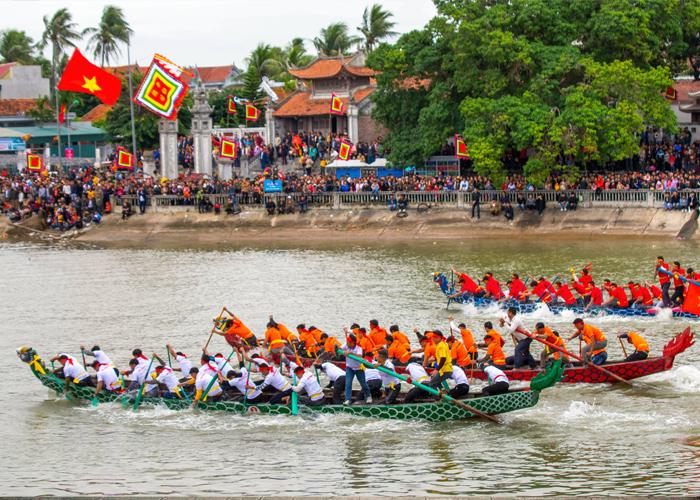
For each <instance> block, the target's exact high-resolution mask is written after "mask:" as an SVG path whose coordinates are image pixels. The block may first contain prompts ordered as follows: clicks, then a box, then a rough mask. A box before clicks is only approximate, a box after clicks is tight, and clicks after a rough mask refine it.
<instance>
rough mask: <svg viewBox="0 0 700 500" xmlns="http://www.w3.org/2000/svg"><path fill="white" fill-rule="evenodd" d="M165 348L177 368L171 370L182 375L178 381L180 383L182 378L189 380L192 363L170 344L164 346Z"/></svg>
mask: <svg viewBox="0 0 700 500" xmlns="http://www.w3.org/2000/svg"><path fill="white" fill-rule="evenodd" d="M165 347H166V348H167V349H168V352H170V355H171V356H172V357H173V358H175V361H177V365H178V368H173V370H176V371H180V372H181V373H182V377H180V380H181V381H182V379H183V378H186V379H189V376H190V372H191V371H192V361H190V358H188V357H187V355H186V354H185V353H184V352H181V351H176V350H175V349H173V346H171V345H170V344H165ZM164 364H165V363H164Z"/></svg>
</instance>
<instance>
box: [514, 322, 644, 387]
mask: <svg viewBox="0 0 700 500" xmlns="http://www.w3.org/2000/svg"><path fill="white" fill-rule="evenodd" d="M522 333H523V335H526V336H528V337H530V338H531V339H533V340H536V341H537V342H540V343H542V344H544V345H546V346H549V347H551V348H552V349H556V350H557V351H559V352H561V353H562V354H566V355H567V356H569V357H571V358H573V359H575V360H577V361H580V362H581V363H584V364H586V365H588V366H590V367H591V368H595V369H596V370H598V371H600V372H602V373H605V374H606V375H607V376H608V377H612V378H614V379H615V380H617V381H619V382H623V383H625V384H627V385H629V386H630V387H634V384H633V383H632V382H630V381H629V380H626V379H624V378H622V377H620V376H619V375H616V374H615V373H613V372H611V371H610V370H606V369H605V368H603V367H602V366H598V365H595V364H593V363H591V362H590V361H586V360H584V358H582V357H580V356H576V354H573V353H571V352H569V351H567V350H566V349H562V348H561V347H559V346H558V345H555V344H552V343H551V342H547V341H546V340H544V339H541V338H539V337H537V336H536V335H532V334H530V333H524V332H522Z"/></svg>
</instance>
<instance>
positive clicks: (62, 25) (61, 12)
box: [37, 7, 80, 96]
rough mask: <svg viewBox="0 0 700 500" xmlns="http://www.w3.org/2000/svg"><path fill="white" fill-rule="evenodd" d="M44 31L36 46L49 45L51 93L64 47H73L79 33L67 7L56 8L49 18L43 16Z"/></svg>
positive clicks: (41, 47) (78, 38) (43, 46)
mask: <svg viewBox="0 0 700 500" xmlns="http://www.w3.org/2000/svg"><path fill="white" fill-rule="evenodd" d="M43 21H44V33H43V34H42V36H41V40H40V41H39V43H38V45H37V47H38V48H39V49H41V50H43V49H44V48H46V47H47V46H49V45H51V75H50V79H51V95H52V96H53V94H54V92H55V88H56V84H57V81H56V75H57V72H58V71H57V70H58V66H59V63H60V59H61V56H62V55H64V52H65V50H66V48H68V47H74V46H75V42H77V41H78V40H80V33H78V31H77V24H76V23H74V22H73V16H72V15H71V13H70V12H69V11H68V9H66V8H65V7H64V8H61V9H58V10H57V11H56V12H55V13H54V15H53V16H51V17H50V18H49V17H48V16H44V18H43Z"/></svg>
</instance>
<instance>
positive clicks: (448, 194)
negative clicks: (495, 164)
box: [112, 189, 700, 211]
mask: <svg viewBox="0 0 700 500" xmlns="http://www.w3.org/2000/svg"><path fill="white" fill-rule="evenodd" d="M562 193H564V194H566V195H567V197H568V196H570V195H571V194H572V193H574V194H575V195H576V200H577V208H579V209H581V208H664V205H665V203H666V202H667V201H668V199H667V198H668V197H669V195H670V193H668V194H667V193H666V192H663V191H650V190H638V191H613V190H610V191H594V190H576V191H563V192H556V191H480V192H479V195H480V202H481V204H482V206H484V207H486V206H487V205H489V204H490V203H491V201H492V200H494V199H497V200H499V201H501V202H503V201H505V200H506V199H507V200H508V201H509V202H510V203H511V204H513V206H518V205H521V206H525V207H533V206H534V203H535V201H536V199H537V198H538V197H540V196H541V197H542V198H543V199H544V201H545V202H546V204H547V206H549V207H556V208H558V206H559V202H558V198H559V196H560V195H561V194H562ZM691 193H695V195H696V196H697V197H698V198H700V189H696V190H684V191H679V195H680V198H681V200H680V204H681V205H683V200H685V203H686V206H687V200H688V199H689V197H690V194H691ZM232 196H234V195H231V196H229V195H227V194H209V195H204V196H203V199H205V200H208V201H209V202H210V203H211V204H212V205H216V204H218V205H220V206H221V207H222V209H224V208H226V206H227V205H229V204H230V203H231V201H232ZM235 196H236V199H237V203H238V205H240V206H242V207H248V208H262V207H264V206H265V204H266V202H267V201H272V202H274V203H275V205H277V206H279V205H280V203H281V202H283V203H287V202H288V201H289V200H292V201H293V202H294V203H295V204H298V203H299V202H300V201H301V199H302V196H304V197H305V199H306V203H307V205H308V207H309V208H330V209H343V208H360V207H365V208H387V207H388V206H389V204H390V201H391V200H392V199H398V198H399V197H400V196H403V197H404V198H405V199H406V200H407V201H408V206H409V209H410V208H416V207H417V206H418V205H422V204H425V205H428V206H430V207H436V208H437V207H443V208H455V209H466V208H468V207H470V206H471V205H472V204H473V202H474V200H475V196H476V193H475V192H471V191H470V192H463V191H414V192H397V193H393V192H386V191H380V192H376V193H373V192H365V191H363V192H358V193H347V192H318V193H306V194H302V193H238V194H236V195H235ZM124 200H127V201H128V202H129V203H131V204H132V205H134V206H136V205H137V204H138V199H137V196H136V195H122V196H120V197H116V198H115V199H113V201H112V204H113V205H117V204H119V205H120V204H121V203H122V202H123V201H124ZM198 204H199V198H197V197H196V196H194V195H193V196H189V197H184V196H177V195H155V196H148V197H147V201H146V205H147V206H149V207H153V208H154V210H155V211H167V210H183V209H189V208H193V209H197V208H198ZM674 208H675V207H674Z"/></svg>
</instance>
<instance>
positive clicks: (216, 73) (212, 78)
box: [184, 64, 233, 83]
mask: <svg viewBox="0 0 700 500" xmlns="http://www.w3.org/2000/svg"><path fill="white" fill-rule="evenodd" d="M197 70H198V71H199V75H200V76H201V77H202V81H203V82H204V83H219V82H221V83H223V82H225V81H226V78H228V75H229V74H230V73H231V71H232V70H233V65H232V64H229V65H228V66H208V67H202V68H196V70H195V68H188V71H189V72H191V73H192V74H193V75H196V74H197ZM184 76H185V82H187V83H189V82H190V80H192V78H193V77H190V76H189V75H184Z"/></svg>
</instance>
